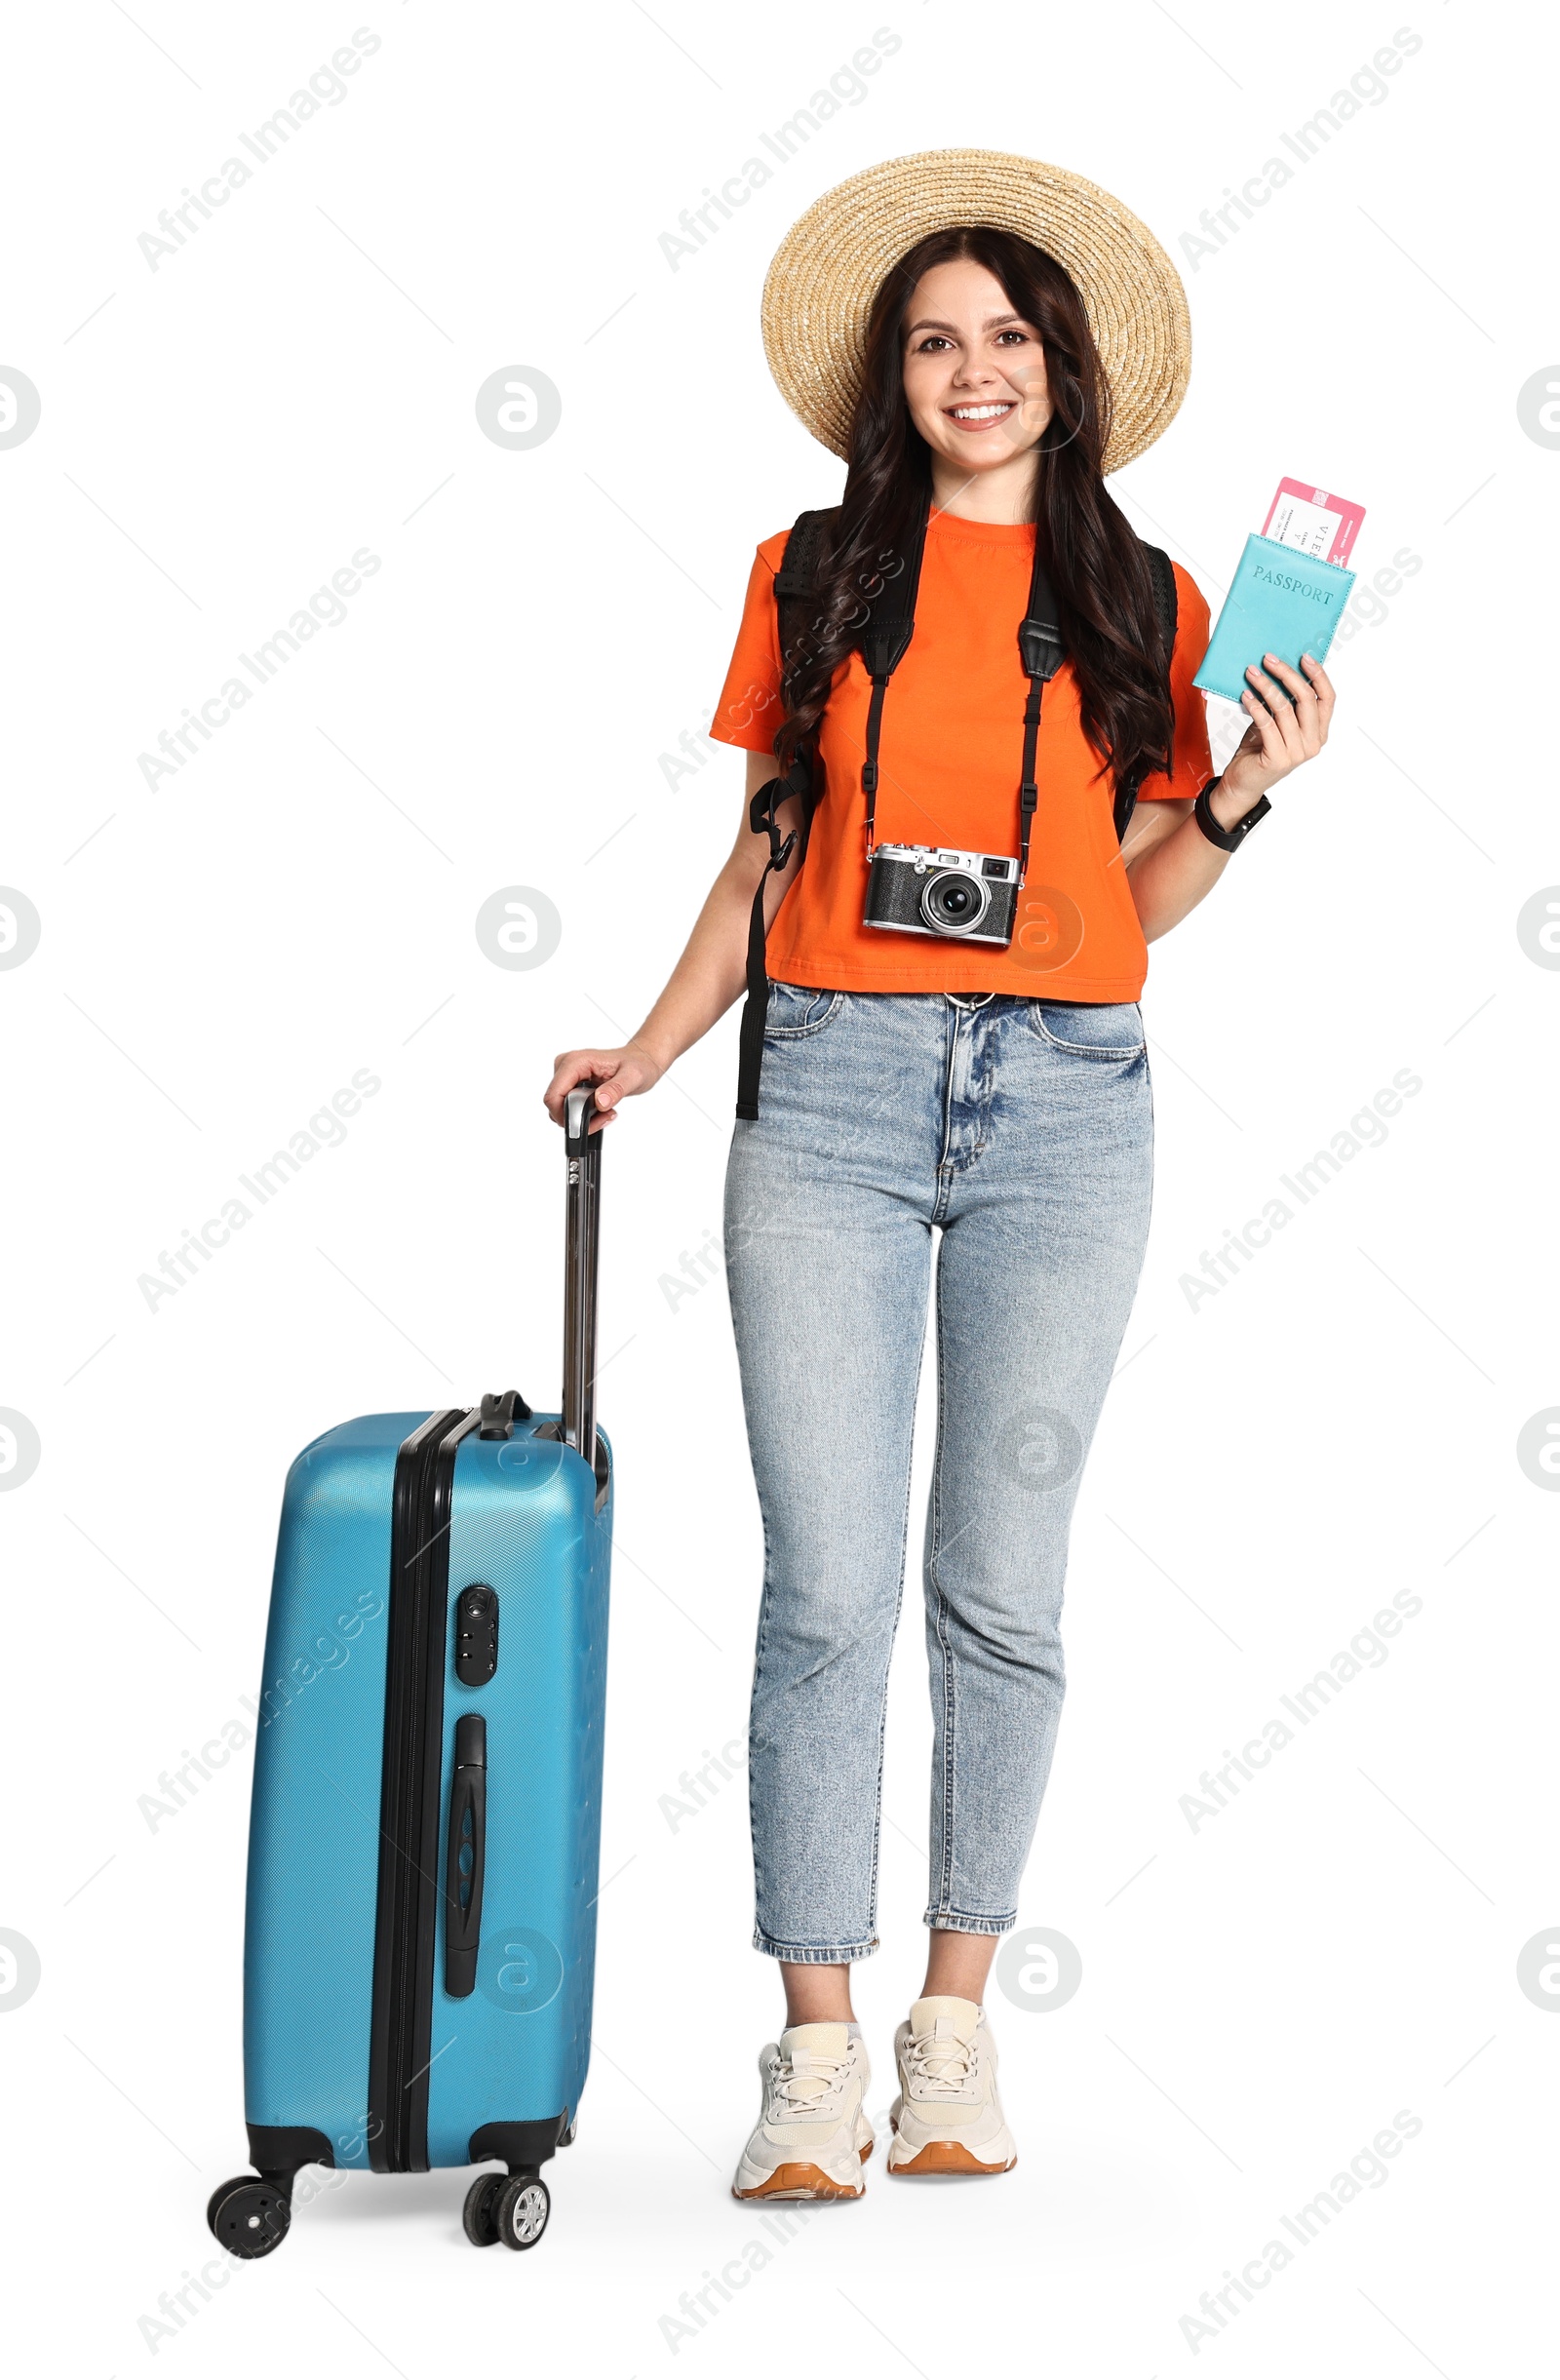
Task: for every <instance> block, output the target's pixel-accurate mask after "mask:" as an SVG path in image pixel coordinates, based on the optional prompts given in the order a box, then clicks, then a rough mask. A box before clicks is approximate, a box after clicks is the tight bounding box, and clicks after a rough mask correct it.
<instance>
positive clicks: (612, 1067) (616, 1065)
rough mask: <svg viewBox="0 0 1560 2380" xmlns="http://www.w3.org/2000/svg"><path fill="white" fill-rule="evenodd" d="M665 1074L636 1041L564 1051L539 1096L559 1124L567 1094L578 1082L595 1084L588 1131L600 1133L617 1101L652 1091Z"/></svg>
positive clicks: (561, 1120)
mask: <svg viewBox="0 0 1560 2380" xmlns="http://www.w3.org/2000/svg"><path fill="white" fill-rule="evenodd" d="M665 1072H666V1070H665V1068H664V1067H662V1066H660V1065H658V1064H657V1062H656V1061H655V1059H653V1058H652V1057H651V1056H650V1053H649V1051H648V1050H647V1049H643V1048H642V1047H641V1045H640V1043H639V1042H637V1041H630V1042H628V1043H626V1044H625V1046H624V1047H623V1048H622V1049H566V1050H565V1051H564V1053H563V1055H562V1056H561V1057H560V1058H558V1059H557V1060H556V1061H555V1062H554V1066H553V1079H552V1081H551V1082H550V1083H549V1084H548V1086H547V1088H546V1090H545V1091H544V1092H543V1093H542V1104H543V1106H544V1107H545V1108H546V1110H547V1112H548V1114H549V1115H550V1116H551V1117H552V1119H553V1121H554V1123H555V1124H562V1123H563V1121H564V1101H565V1098H566V1097H567V1095H568V1093H569V1092H570V1091H571V1090H572V1089H573V1088H574V1085H575V1084H576V1083H578V1082H591V1081H594V1082H595V1084H596V1109H595V1112H594V1113H593V1115H592V1116H591V1120H590V1130H591V1131H592V1132H600V1131H601V1130H602V1128H603V1126H604V1125H605V1124H609V1123H610V1122H611V1120H612V1114H613V1111H614V1110H615V1108H616V1106H617V1103H618V1101H619V1100H620V1099H632V1098H633V1096H634V1094H635V1092H636V1091H650V1090H653V1089H654V1087H655V1085H656V1084H657V1083H658V1082H659V1081H660V1079H661V1076H662V1074H663V1073H665Z"/></svg>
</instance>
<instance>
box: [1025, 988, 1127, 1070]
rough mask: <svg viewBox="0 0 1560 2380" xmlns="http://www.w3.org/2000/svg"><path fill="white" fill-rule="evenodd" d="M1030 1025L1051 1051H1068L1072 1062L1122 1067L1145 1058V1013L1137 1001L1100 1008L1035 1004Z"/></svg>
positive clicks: (1048, 1002)
mask: <svg viewBox="0 0 1560 2380" xmlns="http://www.w3.org/2000/svg"><path fill="white" fill-rule="evenodd" d="M1030 1023H1031V1025H1032V1026H1033V1027H1034V1031H1035V1032H1036V1033H1037V1034H1038V1035H1039V1037H1040V1039H1041V1040H1042V1041H1044V1042H1046V1043H1047V1044H1048V1045H1049V1047H1050V1048H1052V1049H1059V1050H1065V1051H1066V1052H1067V1054H1068V1056H1069V1057H1071V1058H1096V1059H1103V1060H1105V1061H1107V1062H1109V1061H1111V1060H1114V1061H1115V1062H1116V1063H1117V1064H1118V1065H1119V1064H1120V1063H1121V1062H1122V1061H1123V1060H1125V1059H1128V1058H1141V1057H1142V1055H1143V1051H1144V1034H1143V1011H1142V1009H1141V1008H1140V1007H1139V1006H1138V1004H1137V1002H1136V1000H1127V1001H1115V1000H1112V1001H1104V1002H1101V1003H1099V1004H1098V1005H1096V1004H1094V1003H1087V1004H1085V1003H1083V1002H1079V1003H1077V1004H1076V1005H1070V1004H1069V1003H1067V1002H1065V1001H1056V1000H1032V1001H1031V1002H1030Z"/></svg>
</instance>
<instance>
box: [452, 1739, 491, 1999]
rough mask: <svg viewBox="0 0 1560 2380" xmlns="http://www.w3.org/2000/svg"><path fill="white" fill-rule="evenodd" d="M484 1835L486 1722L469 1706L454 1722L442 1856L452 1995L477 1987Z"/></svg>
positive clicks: (467, 1995)
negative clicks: (446, 1831)
mask: <svg viewBox="0 0 1560 2380" xmlns="http://www.w3.org/2000/svg"><path fill="white" fill-rule="evenodd" d="M486 1853H487V1720H486V1719H483V1718H479V1716H478V1715H477V1713H476V1712H475V1711H467V1712H465V1713H464V1715H463V1716H462V1717H461V1718H459V1719H457V1720H456V1721H455V1766H454V1775H453V1776H452V1777H451V1779H450V1785H449V1839H448V1846H447V1851H446V1857H445V1990H446V1992H447V1993H448V1996H449V1998H450V1999H451V2000H467V1999H469V1998H470V1997H471V1994H472V1993H473V1992H474V1991H475V1990H476V1988H477V1948H478V1944H479V1943H480V1942H481V1940H482V1886H483V1870H484V1867H485V1865H486Z"/></svg>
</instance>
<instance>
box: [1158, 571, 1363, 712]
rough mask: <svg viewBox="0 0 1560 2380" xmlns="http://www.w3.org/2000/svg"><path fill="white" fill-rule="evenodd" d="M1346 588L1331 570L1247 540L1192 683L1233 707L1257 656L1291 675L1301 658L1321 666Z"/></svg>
mask: <svg viewBox="0 0 1560 2380" xmlns="http://www.w3.org/2000/svg"><path fill="white" fill-rule="evenodd" d="M1353 584H1354V573H1353V571H1352V570H1341V569H1339V567H1338V566H1337V564H1336V563H1331V562H1318V561H1317V560H1316V559H1315V557H1314V555H1311V554H1297V553H1296V551H1295V549H1294V547H1293V546H1288V545H1275V544H1274V543H1273V540H1272V539H1271V538H1270V537H1256V536H1253V537H1248V538H1247V539H1246V550H1245V552H1244V553H1243V554H1242V555H1241V557H1240V567H1239V568H1238V569H1237V570H1236V572H1235V577H1234V584H1233V585H1232V586H1231V588H1230V590H1229V593H1228V595H1227V596H1226V597H1225V605H1224V609H1223V610H1222V611H1221V612H1220V614H1219V618H1218V622H1217V624H1216V626H1215V628H1214V632H1213V641H1212V643H1211V644H1209V646H1208V649H1207V651H1206V653H1204V655H1203V657H1202V667H1201V669H1200V670H1198V672H1197V675H1196V677H1195V679H1194V680H1193V681H1192V683H1193V684H1194V685H1200V686H1202V687H1204V688H1205V690H1206V691H1207V692H1208V693H1210V694H1222V695H1223V696H1224V698H1225V700H1226V702H1238V701H1239V700H1240V697H1241V696H1242V694H1244V693H1245V692H1246V691H1247V686H1246V671H1247V669H1248V668H1249V667H1250V665H1251V663H1252V662H1253V661H1255V662H1258V663H1259V664H1260V662H1261V660H1262V657H1263V654H1264V653H1276V654H1277V655H1278V657H1279V659H1280V660H1281V661H1287V662H1288V663H1289V665H1290V667H1291V669H1297V670H1298V669H1299V668H1300V656H1301V654H1302V653H1313V654H1314V655H1315V657H1316V659H1317V660H1318V661H1325V660H1326V658H1327V647H1328V646H1329V644H1331V643H1332V641H1333V632H1334V630H1335V629H1336V628H1337V626H1338V623H1339V621H1340V620H1341V619H1342V618H1343V616H1344V605H1345V604H1346V603H1347V601H1348V598H1349V594H1350V591H1351V590H1352V588H1353Z"/></svg>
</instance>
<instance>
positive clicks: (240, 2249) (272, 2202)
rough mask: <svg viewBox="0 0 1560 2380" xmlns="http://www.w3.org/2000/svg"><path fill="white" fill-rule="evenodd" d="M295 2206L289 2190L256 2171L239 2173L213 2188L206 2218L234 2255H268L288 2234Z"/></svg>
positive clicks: (216, 2234)
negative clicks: (291, 2200)
mask: <svg viewBox="0 0 1560 2380" xmlns="http://www.w3.org/2000/svg"><path fill="white" fill-rule="evenodd" d="M206 2221H207V2224H208V2226H209V2227H210V2230H211V2234H212V2237H213V2239H214V2240H216V2241H218V2242H219V2243H220V2244H221V2245H222V2246H223V2247H225V2248H226V2249H227V2251H228V2254H229V2255H231V2256H244V2257H253V2256H268V2255H269V2254H270V2252H271V2250H272V2248H273V2247H280V2246H281V2244H282V2243H283V2241H284V2240H285V2239H286V2238H287V2234H288V2225H289V2224H290V2223H291V2222H292V2206H291V2205H290V2204H289V2202H288V2198H287V2194H286V2192H285V2191H283V2190H280V2189H278V2188H277V2186H276V2185H275V2183H273V2182H268V2181H265V2180H263V2179H262V2178H261V2176H260V2175H258V2174H255V2173H238V2174H235V2175H234V2177H233V2179H232V2180H231V2181H228V2182H222V2183H221V2184H219V2186H218V2187H217V2188H216V2189H215V2190H214V2191H213V2192H212V2196H211V2200H210V2203H209V2204H208V2205H207V2208H206Z"/></svg>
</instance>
